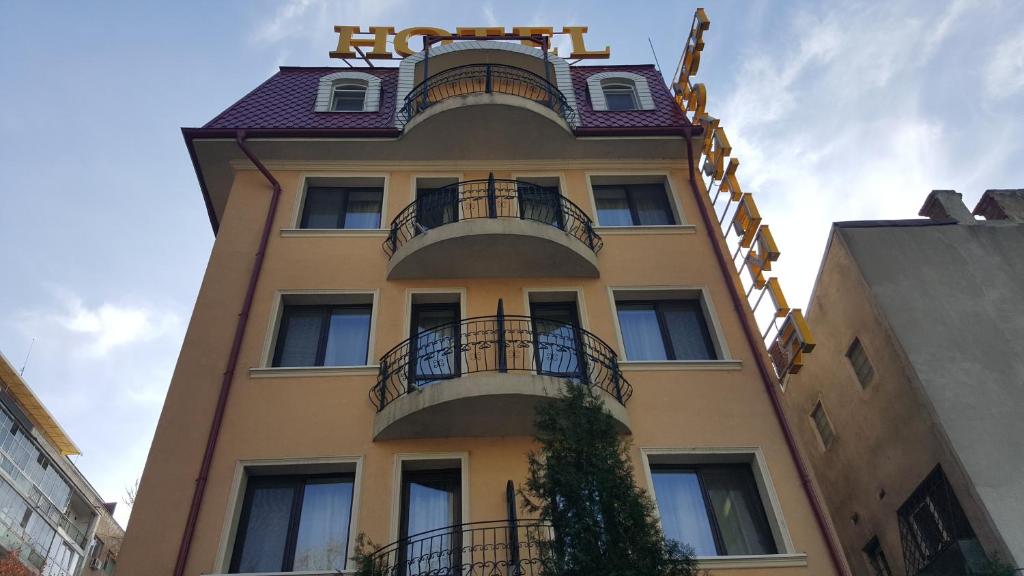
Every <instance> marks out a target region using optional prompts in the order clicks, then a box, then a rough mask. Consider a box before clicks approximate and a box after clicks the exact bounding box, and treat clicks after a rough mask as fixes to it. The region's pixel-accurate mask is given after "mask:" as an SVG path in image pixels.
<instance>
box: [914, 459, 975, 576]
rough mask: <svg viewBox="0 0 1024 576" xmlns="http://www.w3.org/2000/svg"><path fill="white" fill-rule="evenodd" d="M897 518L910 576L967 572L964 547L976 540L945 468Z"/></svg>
mask: <svg viewBox="0 0 1024 576" xmlns="http://www.w3.org/2000/svg"><path fill="white" fill-rule="evenodd" d="M897 517H898V518H899V528H900V540H901V541H902V544H903V561H904V563H905V564H906V568H907V574H908V575H910V576H915V575H918V574H920V575H932V574H934V575H939V574H958V573H963V572H964V571H965V569H963V565H964V563H965V561H966V560H965V557H964V555H963V553H962V552H963V551H962V550H961V546H963V545H964V543H965V542H972V541H975V539H976V537H975V534H974V529H973V528H972V527H971V524H970V522H969V521H968V520H967V515H966V514H964V511H963V508H961V507H960V501H959V500H958V499H957V497H956V494H955V493H954V492H953V487H952V486H951V485H950V483H949V481H948V480H947V479H946V475H945V473H944V472H943V471H942V467H941V466H936V467H935V468H934V469H933V470H932V471H931V473H929V474H928V476H927V477H926V478H925V479H924V481H922V482H921V484H920V485H919V486H918V487H917V488H916V489H915V490H914V493H913V494H911V495H910V497H909V498H907V500H906V501H905V502H904V503H903V505H901V506H900V508H899V510H898V511H897Z"/></svg>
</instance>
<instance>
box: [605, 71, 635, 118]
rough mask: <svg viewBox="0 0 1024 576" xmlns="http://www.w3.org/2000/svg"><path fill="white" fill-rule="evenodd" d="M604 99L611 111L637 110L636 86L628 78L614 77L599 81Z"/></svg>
mask: <svg viewBox="0 0 1024 576" xmlns="http://www.w3.org/2000/svg"><path fill="white" fill-rule="evenodd" d="M601 91H602V92H604V100H605V103H606V104H607V106H608V110H609V111H611V112H620V111H626V110H638V109H639V108H640V99H639V98H638V97H637V93H636V86H635V85H634V84H633V82H632V81H630V80H625V79H620V78H614V79H610V80H605V81H603V82H601Z"/></svg>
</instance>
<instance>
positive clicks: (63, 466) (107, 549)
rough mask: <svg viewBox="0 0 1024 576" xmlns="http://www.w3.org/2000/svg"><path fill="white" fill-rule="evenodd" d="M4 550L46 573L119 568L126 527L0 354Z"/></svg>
mask: <svg viewBox="0 0 1024 576" xmlns="http://www.w3.org/2000/svg"><path fill="white" fill-rule="evenodd" d="M0 384H2V388H0V549H2V551H3V552H4V553H9V552H11V551H16V552H17V554H18V557H19V558H20V559H21V562H22V564H24V565H25V566H27V567H29V568H30V569H32V570H33V571H35V572H39V573H41V574H44V575H46V576H78V575H79V574H104V573H105V574H112V573H113V568H114V564H115V563H116V558H117V551H116V550H117V547H118V546H119V545H120V540H121V538H123V536H124V531H123V530H122V529H121V527H120V526H118V524H117V522H116V521H114V519H113V518H112V516H111V514H112V513H113V506H114V505H113V504H105V503H104V502H103V500H102V499H101V498H100V496H99V494H98V493H97V492H96V490H95V489H93V487H92V486H91V485H90V484H89V482H88V481H87V480H86V479H85V477H84V476H82V474H81V472H79V470H78V468H76V467H75V465H74V464H72V463H71V461H70V460H68V458H67V456H68V455H72V454H79V451H78V448H77V447H76V446H75V444H74V442H72V441H71V439H70V438H69V437H68V436H67V434H65V433H64V431H63V429H61V427H60V424H58V423H57V421H56V420H55V419H54V418H53V416H52V415H51V414H50V413H49V411H48V410H47V409H46V407H45V406H43V404H42V402H40V400H39V398H38V397H36V395H35V394H34V393H33V392H32V390H31V389H30V388H29V387H28V384H26V383H25V381H24V380H23V379H22V378H21V375H20V374H19V373H18V372H16V371H15V370H14V368H13V367H12V366H11V364H10V362H8V361H7V359H6V358H4V357H3V355H0Z"/></svg>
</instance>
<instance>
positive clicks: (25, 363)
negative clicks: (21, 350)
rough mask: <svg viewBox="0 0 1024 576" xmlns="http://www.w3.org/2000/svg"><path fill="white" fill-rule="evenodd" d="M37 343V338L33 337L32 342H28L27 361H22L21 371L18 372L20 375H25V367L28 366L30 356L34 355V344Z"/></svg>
mask: <svg viewBox="0 0 1024 576" xmlns="http://www.w3.org/2000/svg"><path fill="white" fill-rule="evenodd" d="M35 343H36V339H35V338H33V339H32V341H31V342H29V344H28V354H25V362H23V363H22V365H21V372H18V376H24V375H25V367H26V366H28V359H29V357H31V356H32V346H33V345H34V344H35Z"/></svg>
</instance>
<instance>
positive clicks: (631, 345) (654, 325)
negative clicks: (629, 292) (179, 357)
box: [617, 303, 668, 360]
mask: <svg viewBox="0 0 1024 576" xmlns="http://www.w3.org/2000/svg"><path fill="white" fill-rule="evenodd" d="M617 307H618V316H619V329H620V330H621V331H622V343H623V345H624V346H625V347H626V359H628V360H666V359H667V358H668V357H667V356H666V354H665V343H664V341H663V340H662V338H661V328H659V327H658V315H657V313H656V312H655V310H654V306H651V305H649V304H629V303H620V304H618V305H617Z"/></svg>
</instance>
